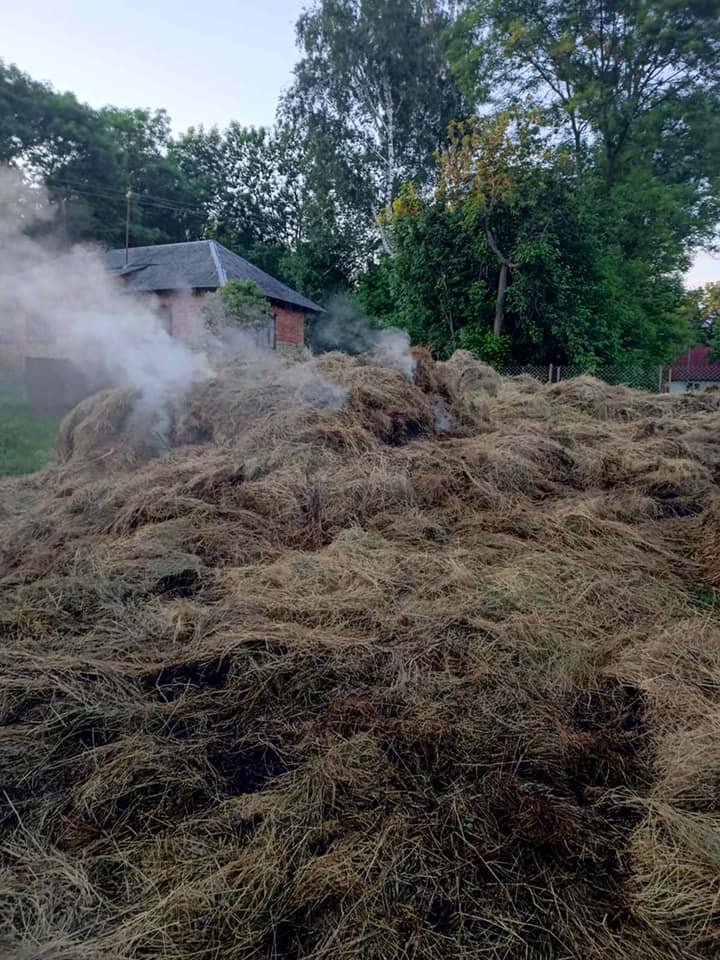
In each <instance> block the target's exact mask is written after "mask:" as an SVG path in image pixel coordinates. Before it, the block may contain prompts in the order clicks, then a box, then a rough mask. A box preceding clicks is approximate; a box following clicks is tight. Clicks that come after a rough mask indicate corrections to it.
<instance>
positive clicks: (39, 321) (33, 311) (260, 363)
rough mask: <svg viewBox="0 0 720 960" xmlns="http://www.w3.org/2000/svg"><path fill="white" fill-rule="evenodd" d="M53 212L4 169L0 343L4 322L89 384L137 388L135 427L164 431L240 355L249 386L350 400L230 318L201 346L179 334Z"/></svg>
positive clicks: (37, 192)
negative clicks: (56, 228)
mask: <svg viewBox="0 0 720 960" xmlns="http://www.w3.org/2000/svg"><path fill="white" fill-rule="evenodd" d="M52 214H53V211H52V208H51V206H50V205H49V203H48V202H47V198H46V196H45V194H44V192H43V191H42V190H41V189H39V188H37V187H33V186H31V185H28V184H27V183H26V182H24V181H23V179H22V177H21V176H20V174H19V173H18V172H17V171H13V170H10V169H7V168H0V247H1V249H2V256H1V257H0V346H1V345H2V342H3V340H6V341H7V340H8V337H7V336H5V337H3V335H2V334H3V328H6V329H5V333H6V334H7V332H13V331H14V337H15V338H16V339H18V340H19V341H20V342H21V343H23V344H25V345H26V346H27V348H28V349H27V350H26V352H27V353H28V354H29V355H31V356H39V357H57V358H62V359H66V360H69V361H71V362H72V363H73V364H74V366H75V367H76V368H77V369H78V370H79V371H80V372H81V373H82V374H83V375H84V378H85V380H86V381H87V384H88V386H90V387H92V388H95V389H98V388H100V387H103V386H108V385H111V384H112V385H115V386H121V387H127V388H131V389H132V390H133V391H135V392H136V394H137V398H138V399H137V403H136V416H135V420H136V423H137V424H138V427H142V428H145V429H147V428H148V427H149V428H150V429H151V430H152V431H154V432H155V433H157V434H159V435H160V437H161V438H162V437H163V436H164V435H166V434H167V432H168V431H169V428H170V426H171V422H172V418H173V415H174V412H175V411H176V409H177V407H178V406H179V404H180V402H181V401H182V398H183V396H184V395H185V394H186V392H187V391H188V390H189V389H190V388H191V386H192V385H193V384H194V383H196V382H198V381H200V380H202V379H204V378H207V377H209V376H212V375H213V373H214V372H215V370H216V369H217V368H219V367H220V366H222V365H223V363H224V362H225V361H227V360H228V359H232V358H233V357H244V358H246V359H248V360H249V361H250V363H246V364H243V365H242V370H243V371H244V374H243V375H244V377H245V378H248V379H249V380H251V381H252V382H251V384H250V386H252V385H253V384H254V383H255V382H256V381H257V382H260V381H261V380H262V382H264V383H266V384H271V383H282V384H283V385H284V386H286V387H290V388H291V389H292V390H293V391H294V392H295V394H296V395H297V397H298V400H299V401H300V402H303V403H308V404H312V405H316V406H323V407H331V408H334V409H336V408H339V407H341V406H342V405H343V404H344V402H345V400H346V392H345V391H344V390H343V389H342V388H341V387H339V386H337V385H336V384H329V383H327V382H326V381H325V380H324V379H323V378H321V377H320V376H319V375H318V373H317V372H316V371H314V370H313V367H312V364H310V363H305V364H303V363H295V364H290V365H288V364H286V363H285V362H284V361H283V360H282V359H281V358H280V357H278V356H277V355H276V354H275V353H273V352H272V351H270V350H269V349H268V347H269V344H268V343H267V342H265V343H264V344H261V343H259V342H258V340H257V337H255V336H254V335H253V334H252V333H249V332H244V331H242V330H239V329H238V328H237V327H233V326H232V325H228V326H227V327H226V328H225V329H223V330H221V331H220V332H218V333H217V334H215V335H213V334H210V333H209V332H206V331H201V330H197V331H195V333H196V334H197V336H196V339H197V344H196V348H193V347H192V346H190V345H188V344H187V343H184V342H183V341H182V340H179V339H176V338H174V337H172V336H171V335H170V334H169V333H168V332H167V331H166V329H165V327H164V326H163V324H162V322H161V320H160V318H159V317H158V315H157V312H156V310H155V303H154V298H153V297H151V296H148V295H145V296H142V295H140V296H137V295H131V294H129V293H127V292H125V291H124V289H123V286H122V281H119V280H118V279H117V278H116V277H114V276H113V275H112V274H111V273H110V272H109V271H108V270H107V269H106V268H105V265H104V261H103V258H102V256H101V255H100V253H99V251H98V250H96V249H92V248H85V247H80V246H75V247H73V248H71V249H68V248H67V246H66V245H65V246H63V245H62V244H61V243H60V242H59V241H58V239H57V237H53V234H52V230H51V229H49V227H50V224H51V221H52ZM188 296H190V291H188ZM198 321H199V322H198V325H199V326H200V327H201V326H202V323H201V318H198ZM20 331H22V332H20ZM251 371H254V372H251Z"/></svg>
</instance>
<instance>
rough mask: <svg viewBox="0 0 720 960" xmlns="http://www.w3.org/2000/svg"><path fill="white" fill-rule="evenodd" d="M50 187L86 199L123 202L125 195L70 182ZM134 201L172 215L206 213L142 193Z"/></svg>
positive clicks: (180, 202)
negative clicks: (97, 198)
mask: <svg viewBox="0 0 720 960" xmlns="http://www.w3.org/2000/svg"><path fill="white" fill-rule="evenodd" d="M49 186H50V187H51V188H52V187H65V188H67V189H69V190H72V191H74V192H75V193H79V194H80V195H81V196H88V197H99V198H100V199H102V200H124V199H125V197H126V195H125V193H124V192H122V191H120V190H117V191H116V190H112V189H111V188H107V189H104V190H88V189H87V188H86V186H85V184H78V183H73V182H72V181H69V180H65V181H56V182H55V183H53V184H50V185H49ZM134 199H135V200H137V202H138V203H139V204H140V206H148V207H157V208H159V209H164V210H168V211H170V212H173V213H199V214H202V215H203V216H206V215H207V211H206V210H204V209H203V208H202V207H196V206H192V205H191V204H189V203H183V202H182V201H180V200H171V199H170V198H169V197H156V196H155V195H154V194H150V193H143V194H135V195H134Z"/></svg>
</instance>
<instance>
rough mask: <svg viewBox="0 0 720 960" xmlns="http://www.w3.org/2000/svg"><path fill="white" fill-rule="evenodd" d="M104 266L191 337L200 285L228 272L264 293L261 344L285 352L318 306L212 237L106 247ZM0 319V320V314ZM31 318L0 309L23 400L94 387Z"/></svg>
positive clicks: (39, 403) (173, 330)
mask: <svg viewBox="0 0 720 960" xmlns="http://www.w3.org/2000/svg"><path fill="white" fill-rule="evenodd" d="M103 259H104V263H105V267H106V268H107V269H108V271H110V272H111V273H112V274H114V275H115V276H116V277H117V278H118V283H119V284H121V285H122V289H123V290H124V291H125V292H127V293H128V294H131V295H134V296H140V297H143V296H147V297H149V298H150V302H151V303H152V306H153V308H154V309H155V310H156V312H157V314H158V316H159V317H160V318H161V320H162V323H163V324H164V326H165V328H166V329H167V331H168V332H169V333H170V334H171V335H172V336H175V337H178V338H179V339H182V340H184V341H185V342H187V343H189V344H191V345H193V344H198V343H199V342H200V340H201V338H202V335H203V331H204V326H203V316H202V307H203V301H204V299H205V297H206V296H207V295H208V293H210V292H212V291H213V290H217V289H218V288H219V287H222V286H224V285H225V284H226V283H227V282H228V281H230V280H252V281H254V282H255V283H256V284H257V286H258V287H259V288H260V290H262V292H263V293H264V294H265V296H266V297H267V298H268V300H269V301H270V305H271V312H272V317H271V320H270V321H269V323H268V327H267V329H266V330H264V331H261V333H260V334H259V336H258V339H259V340H260V341H261V343H262V344H263V345H265V346H269V347H271V348H273V349H276V350H281V351H284V352H291V351H294V350H299V349H301V348H302V347H303V346H304V343H305V317H306V316H307V315H308V314H318V313H322V312H323V310H322V307H319V306H318V305H317V304H316V303H313V302H312V300H308V299H307V297H303V296H302V295H301V294H299V293H297V292H296V291H295V290H292V289H291V288H290V287H288V286H286V285H285V284H284V283H281V282H280V281H279V280H277V279H276V278H275V277H272V276H270V274H269V273H265V271H264V270H260V269H259V268H258V267H256V266H254V265H253V264H252V263H249V262H248V261H247V260H243V258H242V257H238V256H237V255H236V254H234V253H232V252H231V251H230V250H228V249H227V248H226V247H223V246H222V244H219V243H217V242H216V241H215V240H197V241H193V242H188V243H166V244H158V245H156V246H150V247H131V248H130V249H129V250H128V253H127V262H126V254H125V250H124V249H121V250H109V251H107V252H106V253H105V254H103ZM3 321H4V322H3ZM41 321H42V318H40V322H39V323H38V318H34V317H27V316H24V315H23V314H22V312H19V313H18V315H17V316H14V315H13V316H7V317H4V318H3V317H0V366H2V365H10V366H13V367H16V368H18V369H21V370H22V369H24V372H25V383H26V388H27V395H28V400H29V403H30V405H31V407H32V408H33V409H34V410H35V411H37V412H38V413H62V412H64V411H65V410H68V409H70V408H71V407H72V406H74V405H75V404H76V403H77V402H78V401H79V400H80V399H82V397H84V396H86V395H87V394H88V393H90V392H92V391H93V390H94V389H97V387H98V385H100V381H98V382H90V381H89V380H88V378H87V375H86V374H83V373H82V372H81V371H80V370H79V369H78V368H77V366H76V365H75V364H74V363H73V362H72V361H71V360H70V359H69V358H67V357H65V356H64V351H63V346H62V344H61V343H59V342H57V341H56V340H55V339H54V337H53V336H52V335H47V334H48V331H47V330H46V328H45V325H44V324H43V323H42V322H41Z"/></svg>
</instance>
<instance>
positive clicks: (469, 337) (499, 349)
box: [458, 323, 512, 369]
mask: <svg viewBox="0 0 720 960" xmlns="http://www.w3.org/2000/svg"><path fill="white" fill-rule="evenodd" d="M458 340H459V343H460V346H461V347H462V348H463V350H470V351H471V352H472V353H474V354H475V356H476V357H479V358H480V360H484V361H485V362H486V363H489V364H491V365H492V366H494V367H497V368H498V369H502V368H503V367H506V366H507V365H508V364H509V363H510V361H511V358H512V341H511V340H510V337H509V336H508V335H507V334H501V335H500V336H499V337H498V336H496V335H495V334H494V333H493V332H492V330H487V329H485V328H483V327H482V326H481V325H479V324H477V323H470V324H468V325H467V326H466V327H463V328H462V330H461V331H460V335H459V337H458Z"/></svg>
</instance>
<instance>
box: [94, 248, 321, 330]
mask: <svg viewBox="0 0 720 960" xmlns="http://www.w3.org/2000/svg"><path fill="white" fill-rule="evenodd" d="M105 265H106V267H107V268H108V269H109V270H112V271H113V273H116V274H117V275H118V276H120V277H122V278H123V279H124V281H125V283H126V284H127V287H128V288H129V289H130V290H137V291H148V292H150V291H153V290H188V289H193V290H214V289H216V288H217V287H222V286H223V285H224V284H225V283H226V282H227V281H228V280H254V281H255V283H256V284H257V285H258V286H259V287H260V289H261V290H262V292H263V293H264V294H265V296H266V297H269V298H270V299H271V300H277V301H279V302H280V303H287V304H290V305H291V306H294V307H300V309H301V310H308V311H313V312H316V313H321V312H322V307H319V306H318V305H317V304H316V303H313V302H312V300H308V298H307V297H303V296H302V294H300V293H297V292H296V291H295V290H292V289H291V288H290V287H288V286H286V285H285V284H284V283H281V282H280V281H279V280H276V279H275V277H271V276H270V274H269V273H265V271H264V270H260V268H259V267H256V266H254V265H253V264H252V263H250V262H249V261H247V260H243V258H242V257H238V256H237V254H235V253H232V251H230V250H228V249H227V247H223V246H222V244H220V243H217V242H216V241H215V240H194V241H191V242H189V243H160V244H157V245H156V246H152V247H130V250H129V251H128V263H127V266H126V265H125V251H124V250H108V252H107V253H106V254H105Z"/></svg>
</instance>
